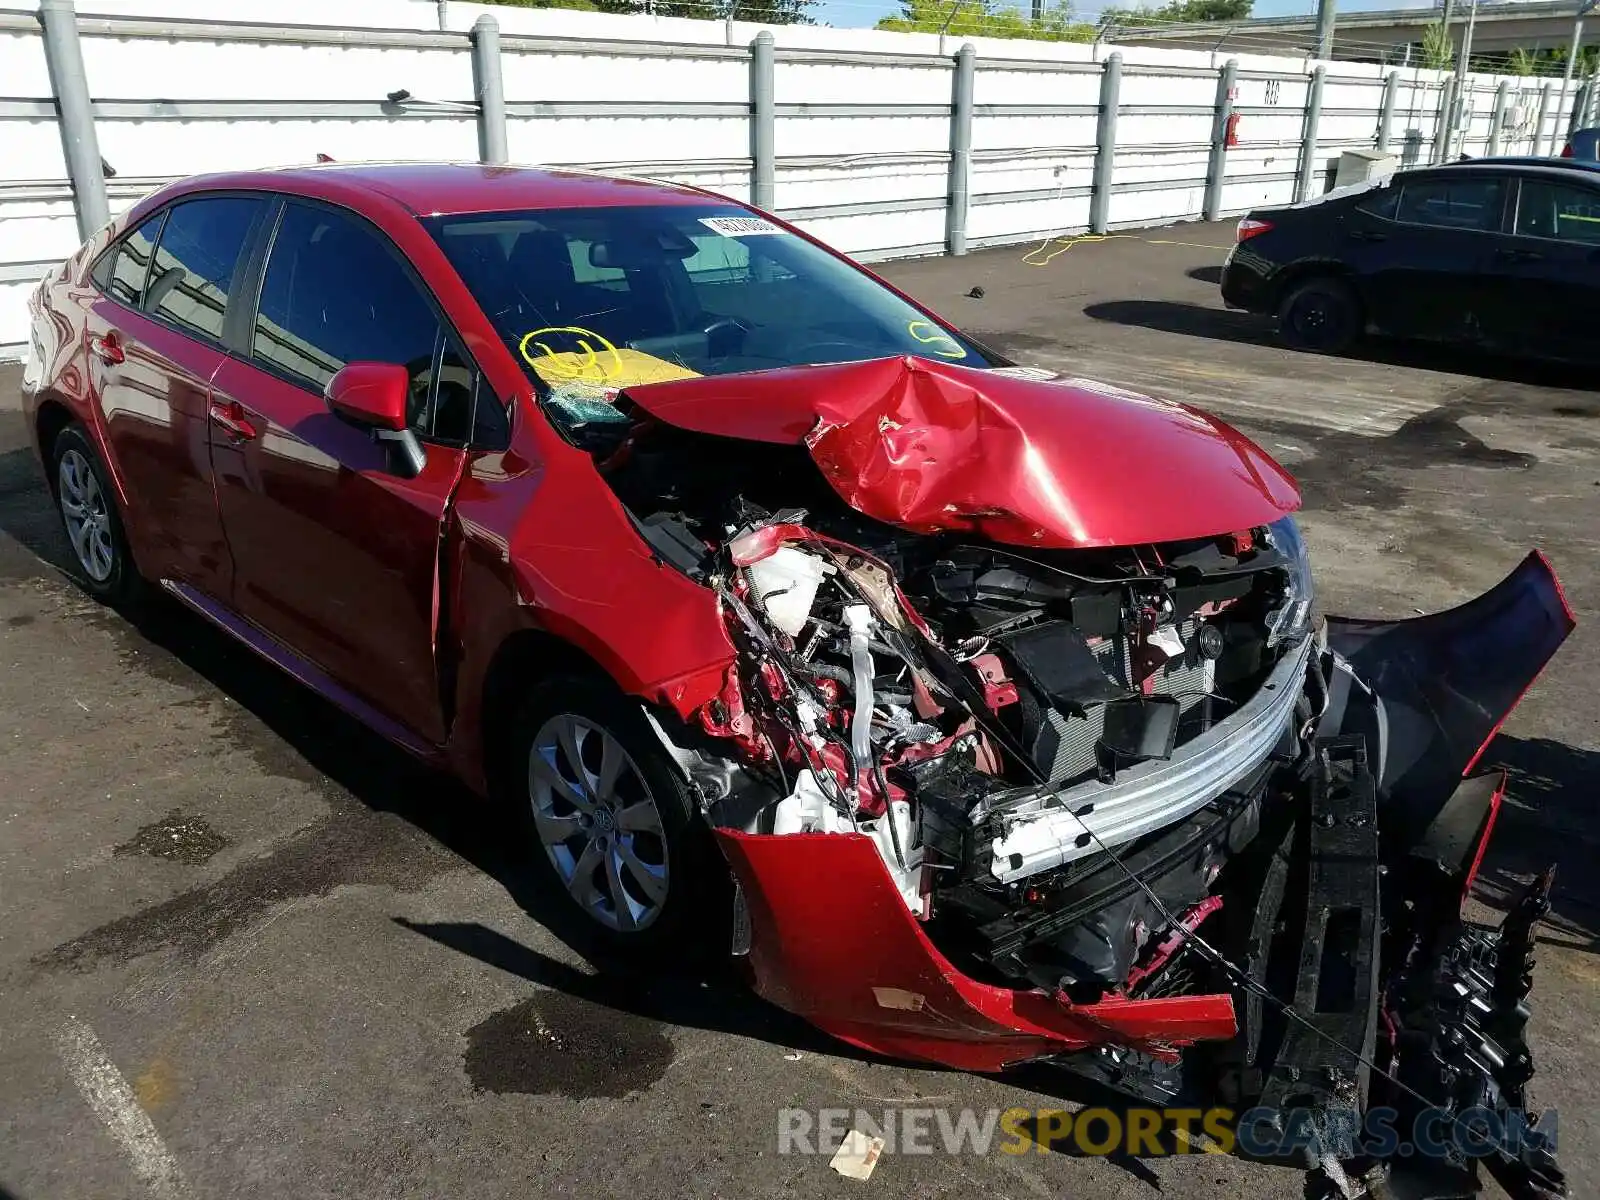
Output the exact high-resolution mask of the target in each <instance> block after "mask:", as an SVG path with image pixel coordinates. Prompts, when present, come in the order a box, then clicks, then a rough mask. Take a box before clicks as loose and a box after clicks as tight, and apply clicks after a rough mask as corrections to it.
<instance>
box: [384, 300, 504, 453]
mask: <svg viewBox="0 0 1600 1200" xmlns="http://www.w3.org/2000/svg"><path fill="white" fill-rule="evenodd" d="M407 421H408V424H410V426H411V428H412V429H414V430H415V431H416V432H417V433H418V434H419V435H420V436H422V437H425V438H431V439H432V440H434V441H436V442H449V443H452V444H454V445H466V444H468V443H470V444H471V445H473V446H476V447H479V448H480V449H485V450H501V449H504V448H505V446H506V443H507V441H508V435H509V433H510V424H509V422H508V421H507V419H506V411H505V407H504V406H503V405H502V404H501V403H500V401H499V400H498V399H497V398H496V397H495V395H494V393H493V392H492V391H491V390H490V388H489V385H488V384H487V383H486V382H484V379H483V376H482V374H481V373H480V372H479V371H478V368H477V367H476V366H475V365H474V364H473V362H472V360H471V359H470V358H468V357H467V353H466V351H464V350H463V349H462V348H461V343H460V342H459V341H458V340H457V339H456V336H455V334H453V333H451V332H450V331H449V330H448V329H443V330H441V339H440V346H439V354H438V358H437V360H436V361H435V362H434V363H432V364H430V365H429V368H428V370H427V371H426V372H425V373H423V374H422V375H419V376H418V377H417V378H416V381H415V382H414V383H413V386H412V393H411V404H410V408H409V416H408V418H407Z"/></svg>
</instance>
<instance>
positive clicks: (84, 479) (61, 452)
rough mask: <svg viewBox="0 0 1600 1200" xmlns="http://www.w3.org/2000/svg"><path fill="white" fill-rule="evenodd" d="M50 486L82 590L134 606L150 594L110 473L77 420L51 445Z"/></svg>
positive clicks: (107, 600) (112, 602)
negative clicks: (118, 506)
mask: <svg viewBox="0 0 1600 1200" xmlns="http://www.w3.org/2000/svg"><path fill="white" fill-rule="evenodd" d="M50 488H51V491H52V492H53V493H54V495H55V501H56V509H57V511H59V512H60V514H61V526H62V529H63V530H64V531H65V532H66V535H67V545H68V546H69V547H70V548H71V550H72V556H73V561H74V562H75V563H76V565H77V572H78V582H79V584H80V585H81V586H82V587H83V589H84V590H85V591H86V592H88V593H89V594H90V595H91V596H93V597H94V598H95V599H96V600H99V601H101V602H103V603H105V604H109V605H111V606H113V607H115V608H131V607H135V606H136V605H137V604H138V603H139V601H141V600H143V599H144V598H145V597H146V596H147V595H148V594H149V584H147V583H146V582H145V581H144V579H143V578H141V577H140V575H139V568H138V566H137V565H136V564H135V563H134V561H133V551H132V549H131V548H130V547H129V545H128V535H127V532H126V530H125V528H124V526H123V523H122V513H121V512H120V511H118V509H117V499H116V492H115V491H113V490H112V487H111V474H110V472H109V471H107V470H106V468H105V464H104V463H103V462H101V460H100V453H99V451H98V450H96V449H95V446H94V442H93V441H92V440H91V439H90V437H89V434H88V431H87V430H85V429H84V427H83V426H82V425H80V424H78V423H77V422H73V423H72V424H70V425H68V426H67V427H66V428H64V429H63V430H62V431H61V432H60V433H58V434H57V435H56V440H55V443H54V444H53V445H52V446H51V447H50Z"/></svg>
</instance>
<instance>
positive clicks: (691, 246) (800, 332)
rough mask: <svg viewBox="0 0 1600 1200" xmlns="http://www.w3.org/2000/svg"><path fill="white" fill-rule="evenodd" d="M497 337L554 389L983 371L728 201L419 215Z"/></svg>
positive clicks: (979, 357)
mask: <svg viewBox="0 0 1600 1200" xmlns="http://www.w3.org/2000/svg"><path fill="white" fill-rule="evenodd" d="M426 224H427V226H428V229H429V231H430V232H431V233H432V235H433V237H434V238H435V239H436V240H437V241H438V243H439V245H440V246H441V247H442V248H443V250H444V253H445V255H446V256H447V257H448V258H449V259H450V261H451V263H452V264H453V265H454V266H455V268H456V270H457V271H458V272H459V273H460V275H461V278H462V280H463V281H464V282H465V283H466V285H467V287H468V288H469V289H470V290H471V292H472V293H473V295H474V296H475V297H476V298H477V300H478V303H479V304H480V305H481V306H482V308H483V311H484V312H485V313H486V314H487V315H488V317H489V319H490V320H491V321H492V322H493V323H494V325H495V327H496V329H497V330H498V331H499V334H500V336H501V337H502V338H503V339H504V340H505V343H506V345H507V346H509V347H510V348H511V350H512V352H513V353H514V354H515V355H516V356H517V358H518V360H519V361H520V362H521V363H522V365H523V369H524V370H525V371H526V372H527V373H528V374H529V375H530V376H531V377H532V378H534V379H535V380H537V381H539V382H541V383H543V384H545V385H548V386H550V387H554V388H562V389H570V388H572V387H575V386H590V387H595V388H599V389H610V388H618V387H626V386H629V385H630V384H640V383H649V382H654V381H658V380H665V379H682V378H687V377H690V376H695V375H724V374H730V373H734V372H741V371H760V370H768V369H772V368H777V367H788V366H798V365H802V364H808V363H828V362H851V361H858V360H861V359H869V358H884V357H892V356H895V355H901V354H910V355H917V356H920V357H923V358H932V359H940V360H943V361H945V362H955V363H961V364H964V365H967V366H975V367H987V366H993V365H995V364H994V363H992V362H991V361H990V360H989V359H988V358H986V357H985V355H984V354H983V352H982V351H981V350H980V349H979V348H978V347H977V346H975V345H973V344H972V343H971V342H969V341H967V340H966V339H965V338H964V337H962V336H961V335H960V334H959V333H958V332H956V331H955V330H953V329H950V328H948V327H946V326H944V325H942V324H939V323H937V322H935V321H933V320H930V319H929V318H928V316H927V315H926V314H925V313H923V312H921V311H919V310H918V309H916V308H915V307H914V306H912V305H911V304H909V303H907V302H906V301H905V300H902V299H901V298H900V297H899V296H897V295H895V294H894V293H893V292H892V291H890V290H889V289H888V288H886V287H884V286H883V285H882V284H880V283H878V282H877V281H876V280H875V279H873V278H872V277H871V276H870V275H868V274H866V273H865V272H863V271H860V270H858V269H857V268H855V267H854V266H852V265H851V264H849V263H848V262H845V261H843V260H841V259H839V258H837V257H835V256H834V255H832V254H830V253H829V252H828V251H826V250H824V249H822V248H821V247H819V246H817V245H815V244H813V243H811V242H809V241H806V240H805V239H804V238H801V237H797V236H796V235H794V234H792V233H790V232H788V231H787V230H785V229H784V228H782V227H781V226H779V225H775V224H773V223H772V222H771V221H768V220H767V219H766V218H764V217H759V216H756V215H755V214H753V213H751V212H749V211H748V210H746V209H741V208H734V207H730V206H727V205H708V206H705V207H699V206H681V207H680V206H675V205H674V206H648V207H618V208H600V209H594V208H589V209H554V210H540V211H527V212H507V213H490V214H479V215H472V216H451V217H434V218H431V219H429V220H427V221H426Z"/></svg>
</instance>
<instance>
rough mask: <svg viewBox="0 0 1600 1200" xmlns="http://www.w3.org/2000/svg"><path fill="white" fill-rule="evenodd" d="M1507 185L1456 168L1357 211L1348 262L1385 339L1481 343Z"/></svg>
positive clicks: (1349, 221) (1416, 180)
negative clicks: (1489, 270)
mask: <svg viewBox="0 0 1600 1200" xmlns="http://www.w3.org/2000/svg"><path fill="white" fill-rule="evenodd" d="M1508 180H1509V177H1508V176H1504V175H1498V176H1496V175H1478V174H1472V173H1468V172H1464V171H1462V170H1460V169H1459V168H1458V169H1454V170H1452V171H1450V172H1449V173H1443V172H1441V173H1435V174H1432V175H1424V176H1420V177H1407V178H1405V179H1404V180H1403V181H1399V182H1397V183H1396V184H1394V185H1392V186H1391V187H1389V188H1386V189H1384V190H1383V191H1382V192H1380V193H1376V194H1374V195H1373V196H1371V197H1370V198H1367V199H1364V200H1362V201H1361V202H1359V203H1358V204H1357V205H1355V206H1354V207H1353V208H1352V210H1351V212H1350V213H1349V215H1348V216H1347V218H1346V221H1345V228H1346V243H1347V244H1346V249H1345V256H1346V261H1347V262H1349V264H1350V266H1351V268H1352V269H1353V270H1354V271H1355V272H1356V274H1357V276H1358V278H1359V279H1360V280H1361V284H1362V294H1363V296H1364V297H1365V298H1366V300H1367V304H1368V308H1369V315H1370V317H1371V318H1372V321H1373V323H1374V324H1375V325H1377V327H1378V329H1379V330H1380V331H1381V332H1383V333H1388V334H1393V335H1395V336H1398V337H1416V338H1427V339H1431V340H1438V341H1462V340H1467V341H1475V340H1478V339H1479V338H1480V337H1481V336H1482V330H1483V324H1484V318H1485V313H1484V308H1485V304H1486V303H1487V301H1488V299H1489V296H1488V292H1487V289H1486V287H1485V271H1486V270H1487V268H1488V265H1489V256H1490V254H1491V253H1492V251H1493V249H1494V240H1495V238H1496V236H1497V235H1498V233H1499V231H1500V228H1501V221H1502V219H1503V214H1504V211H1505V205H1506V200H1507V196H1508V192H1509V188H1508V186H1507V184H1508Z"/></svg>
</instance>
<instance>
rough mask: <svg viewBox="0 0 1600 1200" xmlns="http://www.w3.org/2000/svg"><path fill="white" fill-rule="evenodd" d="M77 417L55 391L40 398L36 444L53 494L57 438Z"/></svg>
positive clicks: (34, 419)
mask: <svg viewBox="0 0 1600 1200" xmlns="http://www.w3.org/2000/svg"><path fill="white" fill-rule="evenodd" d="M77 419H78V418H77V416H76V415H75V414H74V413H73V411H72V409H71V408H70V407H69V406H68V405H67V402H66V401H65V400H63V399H61V398H60V397H59V396H57V395H55V394H53V393H51V394H48V395H46V396H44V397H43V398H41V399H40V401H39V407H38V411H37V412H35V413H34V415H33V436H34V444H35V445H36V446H38V448H39V461H40V463H41V464H42V465H43V467H44V474H45V479H46V481H47V482H48V483H49V486H50V494H51V495H52V496H53V495H55V491H56V479H55V472H54V471H52V470H51V469H50V464H51V460H52V458H54V456H55V447H56V439H57V438H59V437H60V436H61V431H62V430H64V429H65V428H66V427H67V426H68V425H71V424H72V423H73V422H74V421H76V420H77Z"/></svg>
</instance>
